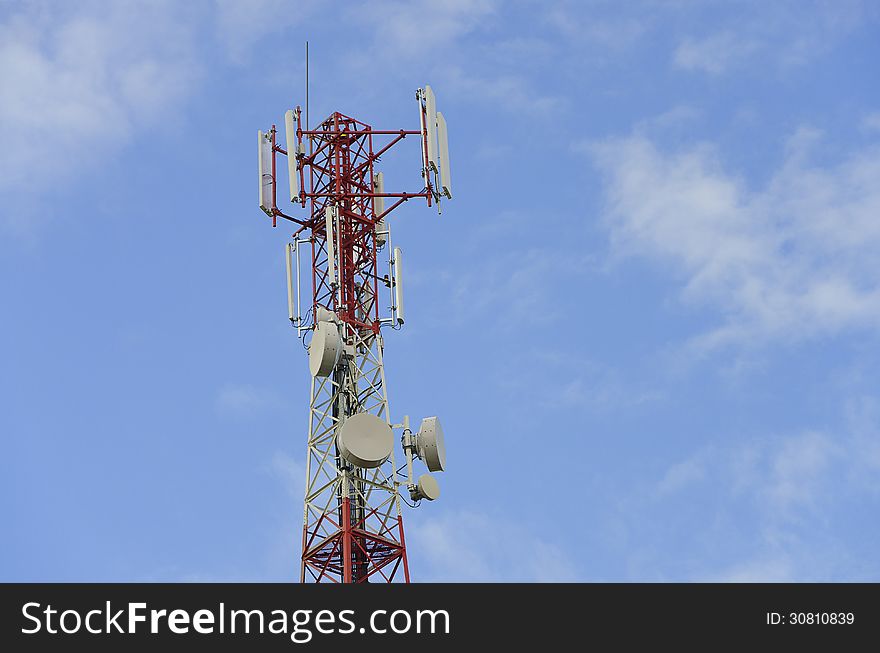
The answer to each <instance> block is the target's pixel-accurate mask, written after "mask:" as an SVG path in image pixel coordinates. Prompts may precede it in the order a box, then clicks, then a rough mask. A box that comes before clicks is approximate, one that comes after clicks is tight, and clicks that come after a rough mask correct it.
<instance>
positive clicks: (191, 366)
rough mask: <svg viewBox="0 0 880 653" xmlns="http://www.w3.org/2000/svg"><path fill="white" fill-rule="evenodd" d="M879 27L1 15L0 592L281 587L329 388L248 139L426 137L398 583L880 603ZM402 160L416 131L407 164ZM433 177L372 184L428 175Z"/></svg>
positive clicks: (307, 10)
mask: <svg viewBox="0 0 880 653" xmlns="http://www.w3.org/2000/svg"><path fill="white" fill-rule="evenodd" d="M878 21H880V12H878V10H877V7H876V5H873V6H872V3H859V2H840V1H838V2H827V3H820V2H815V3H804V2H782V1H780V2H773V3H766V2H700V3H697V2H666V3H660V2H632V3H616V2H556V3H548V2H531V1H521V2H504V3H502V2H493V1H492V0H453V1H450V2H431V1H415V2H385V1H376V2H371V3H364V4H359V3H339V2H336V3H329V2H295V3H294V2H281V1H275V0H262V1H255V2H219V1H218V2H207V1H201V2H192V3H177V2H153V3H138V2H126V3H110V2H77V3H62V2H0V144H2V145H0V273H2V279H3V282H2V284H0V301H2V306H3V308H4V311H3V315H4V319H3V320H2V322H0V343H2V345H0V354H2V364H0V396H2V397H3V407H2V410H0V435H2V447H3V448H2V457H0V459H2V462H0V465H2V474H0V519H2V523H3V524H4V526H5V528H4V533H5V537H3V538H2V540H0V554H2V555H0V560H2V562H0V579H2V580H6V581H12V580H28V581H49V580H61V581H70V580H88V581H178V580H286V579H292V578H294V577H296V576H297V574H298V555H299V551H298V545H299V537H300V532H301V523H302V505H301V501H302V499H301V497H302V483H303V472H302V462H303V459H304V454H305V431H304V429H305V426H306V408H307V396H308V378H309V377H308V371H307V366H306V358H305V354H304V352H303V351H302V348H301V347H300V344H299V341H298V340H297V339H296V338H295V336H294V335H293V334H292V333H291V331H290V328H289V326H288V324H287V320H286V314H285V310H286V307H285V301H286V298H285V290H284V271H283V260H282V257H281V252H282V243H283V242H285V234H286V233H288V232H289V230H288V231H287V232H285V230H284V229H281V228H279V229H275V230H273V229H271V227H270V225H269V224H268V223H267V219H266V218H265V216H264V215H263V214H262V213H261V212H260V210H259V209H258V207H257V205H256V188H257V180H256V160H255V159H256V156H255V147H254V139H255V132H256V130H257V129H260V128H265V127H267V126H268V125H269V124H271V123H272V122H276V123H280V122H281V120H282V116H283V112H284V111H285V110H286V109H288V108H291V107H293V106H295V105H296V104H298V103H302V101H303V57H302V50H303V41H304V40H305V39H309V41H310V42H311V54H312V66H311V74H312V88H311V93H312V95H311V98H312V100H311V112H312V116H313V117H319V116H323V115H326V114H328V113H330V112H331V111H333V110H339V111H342V112H343V113H347V114H349V115H353V116H355V117H357V118H359V119H361V120H363V121H365V122H367V123H369V124H372V125H373V126H374V127H376V128H386V129H399V128H410V129H412V128H416V127H415V125H416V124H417V123H416V122H415V120H416V118H415V113H414V109H415V103H414V101H413V92H414V90H415V89H416V88H417V87H418V86H422V85H424V84H425V83H430V84H431V85H432V86H433V87H434V88H435V90H436V92H437V95H438V104H439V108H440V109H441V110H442V111H443V113H444V115H445V116H446V118H447V121H448V123H449V126H450V148H451V150H452V165H453V177H454V180H455V186H456V187H455V194H456V197H455V200H454V201H453V202H450V203H449V204H448V205H447V208H446V210H445V211H444V213H443V215H442V216H440V217H438V216H437V214H436V213H435V212H433V211H432V210H428V209H427V208H425V207H424V206H422V205H417V204H415V203H413V202H411V203H409V204H407V205H405V206H404V207H402V208H401V209H400V210H399V211H397V212H396V213H395V215H394V218H393V228H394V230H395V234H394V235H395V243H396V244H400V245H402V246H403V248H404V250H405V252H406V255H407V256H406V268H407V304H408V306H407V312H408V323H407V325H406V327H405V328H404V329H403V330H402V331H400V332H394V333H391V334H389V336H388V338H387V352H386V354H387V357H386V366H387V374H388V382H389V391H390V400H391V408H392V414H393V415H394V416H395V417H396V419H400V418H401V417H402V416H403V414H409V415H412V416H413V417H414V418H415V419H417V418H419V417H421V416H424V415H433V414H437V415H440V416H441V419H442V421H443V425H444V429H445V431H446V434H447V444H448V449H449V467H450V469H449V471H448V472H446V473H445V474H443V475H442V477H441V478H440V479H439V480H440V482H441V486H442V491H443V496H442V497H441V499H440V500H439V501H437V502H435V503H433V504H429V505H423V506H422V507H420V508H419V509H418V510H416V511H412V510H408V511H407V513H406V514H405V526H406V532H407V542H408V544H409V556H410V561H411V567H412V569H413V576H414V578H415V579H417V580H527V581H533V580H583V581H602V580H624V581H628V580H650V581H655V580H656V581H666V580H669V581H672V580H675V581H688V580H797V581H801V580H841V581H843V580H877V578H878V577H880V553H878V551H880V519H878V516H880V421H878V420H880V382H878V378H880V375H878V372H880V352H878V347H877V345H878V335H877V334H878V327H880V256H878V255H877V252H878V251H880V184H878V180H880V79H878V75H877V61H878V59H880V41H878V38H877V37H878V24H880V23H878ZM407 145H409V144H407ZM417 157H418V153H417V152H413V151H411V150H407V149H406V147H404V148H403V150H402V151H401V152H400V154H399V155H397V156H395V157H388V160H387V161H386V162H385V165H386V166H387V167H386V168H385V171H386V188H392V187H393V188H397V189H400V190H405V189H414V188H416V187H417V186H418V181H419V178H418V173H417V171H416V164H415V163H414V162H415V161H416V160H417Z"/></svg>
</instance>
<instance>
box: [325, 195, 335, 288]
mask: <svg viewBox="0 0 880 653" xmlns="http://www.w3.org/2000/svg"><path fill="white" fill-rule="evenodd" d="M335 212H336V207H334V206H328V207H327V208H326V209H324V221H325V222H324V224H325V225H326V229H327V276H328V278H329V280H330V284H331V285H333V284H335V283H336V252H335V251H334V247H333V217H334V216H333V214H334V213H335Z"/></svg>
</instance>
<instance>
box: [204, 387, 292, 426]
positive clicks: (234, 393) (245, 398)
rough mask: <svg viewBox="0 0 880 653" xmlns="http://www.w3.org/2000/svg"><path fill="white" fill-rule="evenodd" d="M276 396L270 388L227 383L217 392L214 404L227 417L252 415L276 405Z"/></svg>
mask: <svg viewBox="0 0 880 653" xmlns="http://www.w3.org/2000/svg"><path fill="white" fill-rule="evenodd" d="M278 403H279V402H278V397H277V396H276V395H275V393H274V392H273V391H272V390H266V389H265V388H258V387H256V386H253V385H249V384H240V383H229V384H226V385H224V386H223V387H222V388H220V390H219V391H218V392H217V396H216V398H215V400H214V406H215V408H216V409H217V411H218V412H219V413H220V414H221V415H224V416H227V417H240V418H244V417H252V416H254V415H257V414H259V413H261V412H263V411H265V410H266V409H268V408H271V407H273V406H276V405H278Z"/></svg>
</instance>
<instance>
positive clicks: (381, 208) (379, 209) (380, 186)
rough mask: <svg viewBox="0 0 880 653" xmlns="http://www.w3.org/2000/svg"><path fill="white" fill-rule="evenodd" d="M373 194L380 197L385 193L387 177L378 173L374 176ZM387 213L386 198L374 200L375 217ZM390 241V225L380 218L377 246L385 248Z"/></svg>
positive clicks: (377, 230) (377, 228) (375, 198)
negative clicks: (377, 194)
mask: <svg viewBox="0 0 880 653" xmlns="http://www.w3.org/2000/svg"><path fill="white" fill-rule="evenodd" d="M373 192H374V193H379V194H380V195H381V194H382V193H384V192H385V175H383V174H382V173H381V172H377V173H376V174H375V175H373ZM384 212H385V198H384V197H374V198H373V216H374V217H375V216H379V215H382V214H383V213H384ZM387 241H388V225H386V224H385V218H380V219H379V221H378V222H377V223H376V245H377V246H378V247H384V246H385V243H386V242H387Z"/></svg>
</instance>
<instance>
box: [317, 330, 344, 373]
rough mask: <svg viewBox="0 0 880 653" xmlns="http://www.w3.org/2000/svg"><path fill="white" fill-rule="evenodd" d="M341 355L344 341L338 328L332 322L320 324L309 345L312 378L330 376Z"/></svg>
mask: <svg viewBox="0 0 880 653" xmlns="http://www.w3.org/2000/svg"><path fill="white" fill-rule="evenodd" d="M341 353H342V339H341V338H340V337H339V329H338V328H337V326H336V325H335V324H333V323H332V322H318V324H317V326H316V327H315V335H313V336H312V342H311V343H310V344H309V371H310V372H311V373H312V376H330V373H331V372H332V371H333V368H334V367H336V363H338V362H339V355H340V354H341Z"/></svg>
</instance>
